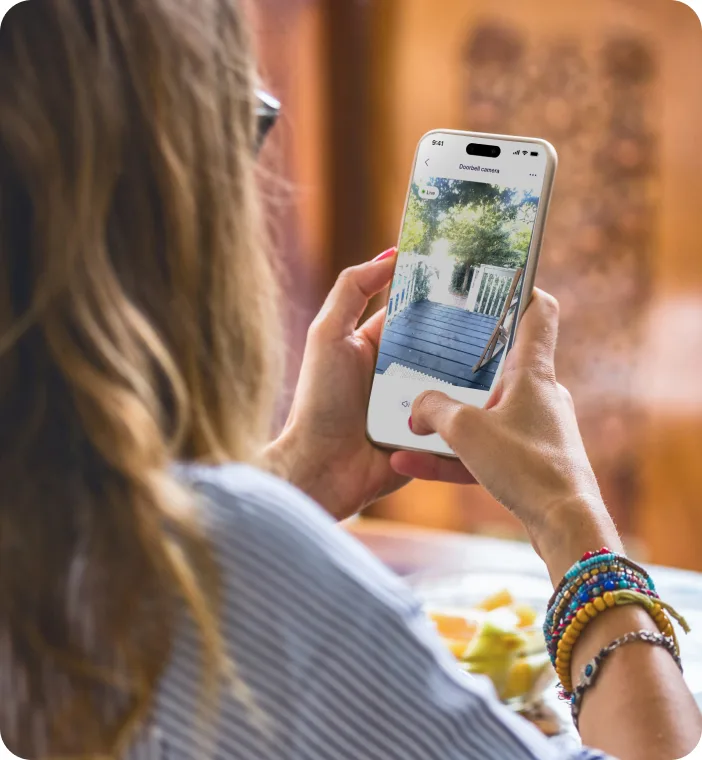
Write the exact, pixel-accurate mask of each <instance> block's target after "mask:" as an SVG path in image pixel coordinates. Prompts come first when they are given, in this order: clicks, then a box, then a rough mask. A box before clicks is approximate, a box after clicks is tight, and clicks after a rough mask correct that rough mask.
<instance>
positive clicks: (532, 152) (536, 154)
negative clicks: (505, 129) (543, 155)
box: [531, 150, 539, 156]
mask: <svg viewBox="0 0 702 760" xmlns="http://www.w3.org/2000/svg"><path fill="white" fill-rule="evenodd" d="M531 155H532V156H538V155H539V152H538V151H537V150H532V151H531Z"/></svg>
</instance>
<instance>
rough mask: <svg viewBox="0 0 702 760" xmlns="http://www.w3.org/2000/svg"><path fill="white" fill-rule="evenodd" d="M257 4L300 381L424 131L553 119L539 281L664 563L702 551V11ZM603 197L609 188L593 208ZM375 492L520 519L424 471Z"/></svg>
mask: <svg viewBox="0 0 702 760" xmlns="http://www.w3.org/2000/svg"><path fill="white" fill-rule="evenodd" d="M255 5H256V10H257V16H258V18H257V34H258V39H259V45H260V50H261V57H262V60H263V63H264V66H263V68H264V71H265V72H266V75H267V79H268V81H269V84H270V86H271V88H273V89H274V90H276V88H277V91H278V92H279V93H280V95H281V98H282V99H283V100H284V103H285V108H286V119H285V122H284V124H283V126H282V129H280V130H279V133H278V135H277V136H276V141H277V142H276V144H275V145H273V146H270V147H269V149H268V151H267V156H266V158H267V160H268V161H269V162H272V163H273V164H274V165H275V166H276V167H277V170H279V171H281V172H282V173H283V174H284V175H285V177H286V178H287V179H289V180H291V181H292V182H293V183H294V185H293V187H292V188H290V189H289V190H287V191H286V193H284V195H285V199H284V203H283V208H282V209H281V208H280V207H278V208H274V209H273V213H274V215H275V216H276V218H277V219H278V223H279V226H280V232H281V234H280V236H279V248H280V250H281V257H282V258H284V260H285V262H286V265H285V266H286V270H287V275H286V277H287V282H288V286H287V287H288V292H289V293H290V294H291V298H290V301H291V307H290V308H291V309H292V311H293V312H294V318H293V319H292V320H291V321H290V325H291V332H290V347H291V351H290V353H291V379H292V377H293V376H294V373H295V368H296V361H297V357H298V356H299V350H300V346H301V344H302V341H303V337H304V327H305V324H306V321H308V320H309V318H310V317H311V315H312V313H313V312H314V310H315V308H316V307H317V306H318V305H319V303H320V301H321V298H322V297H323V295H324V290H325V288H326V287H327V285H328V284H329V280H330V278H331V277H332V276H333V274H334V273H335V272H336V271H338V269H340V268H341V267H342V266H344V265H347V264H348V263H352V262H353V261H361V260H363V259H364V258H368V257H370V256H371V255H373V254H374V253H375V252H377V251H378V250H382V249H383V248H384V247H387V246H388V245H391V244H392V243H393V242H395V239H396V236H397V229H398V225H399V216H400V213H401V209H402V202H403V199H404V194H405V191H406V182H407V176H408V172H409V169H410V162H411V159H412V155H413V152H414V147H415V145H416V142H417V140H418V138H419V137H420V136H421V135H422V134H423V133H424V132H425V131H428V130H429V129H433V128H436V127H439V126H445V127H452V128H459V129H460V128H462V129H488V128H489V129H492V130H494V131H514V132H521V133H522V134H524V133H527V134H537V135H539V136H543V137H547V138H549V139H551V140H552V142H554V144H555V145H556V147H557V148H558V149H559V152H560V153H561V156H562V162H561V167H560V172H559V179H558V184H557V188H556V197H555V201H554V208H553V213H552V218H551V222H550V226H549V234H548V241H547V244H546V248H545V250H544V257H543V264H542V270H541V273H540V283H541V284H542V285H544V286H545V287H548V289H550V290H551V291H553V292H554V293H555V294H556V295H557V296H558V297H559V298H560V300H561V301H562V303H563V305H564V330H563V342H562V345H561V348H560V357H559V371H560V372H561V375H562V378H563V380H564V381H565V382H566V383H567V384H568V385H570V386H571V387H572V389H573V391H574V394H575V398H576V402H577V404H578V407H579V411H580V413H581V416H582V419H583V432H584V435H585V438H586V443H587V444H588V448H589V451H590V454H591V456H592V458H593V461H594V463H595V466H596V469H597V471H598V475H599V476H600V478H601V481H602V485H603V489H604V492H605V495H606V496H607V499H608V502H609V503H610V505H611V506H612V509H613V511H614V512H615V514H616V515H617V518H618V520H619V522H620V524H621V525H622V527H623V528H624V529H625V531H626V532H627V534H628V535H630V536H632V537H633V538H634V539H635V540H638V543H639V544H640V548H641V549H642V550H643V552H644V553H646V554H647V555H648V556H649V557H650V558H651V559H653V560H655V561H659V562H665V563H668V564H677V565H681V566H688V567H697V568H700V569H702V495H701V494H702V443H701V440H702V383H700V382H699V380H698V378H699V376H700V370H702V142H701V140H702V133H700V128H699V125H700V124H701V123H702V29H700V25H699V22H698V20H697V18H696V17H695V16H694V14H692V12H691V11H690V10H689V9H688V8H686V7H685V6H684V5H682V4H680V3H675V2H673V0H648V1H647V2H636V1H635V0H593V1H592V2H589V3H587V4H582V3H577V4H576V3H570V2H557V1H556V0H531V2H529V3H524V2H521V0H499V2H495V1H494V0H490V1H488V0H473V1H472V2H465V0H438V1H435V0H432V2H429V0H374V1H373V2H371V1H369V2H355V1H354V0H282V1H281V2H276V0H261V2H258V3H256V4H255ZM559 77H560V78H559ZM617 88H619V89H617ZM525 89H527V90H528V91H526V92H525ZM503 125H504V126H503ZM610 155H611V161H610V160H609V156H610ZM608 161H609V164H606V163H603V162H608ZM617 161H619V162H620V163H621V166H620V167H619V165H618V164H617ZM637 162H638V164H637ZM618 167H619V168H618ZM598 198H599V199H600V204H599V205H600V206H604V207H605V208H604V209H601V210H600V211H598V213H593V214H590V215H589V214H588V210H589V209H591V208H593V209H594V208H596V207H597V204H598ZM602 199H604V202H602ZM607 209H608V210H607ZM605 212H606V213H605ZM634 283H635V284H634ZM627 299H628V300H627ZM608 325H612V327H611V329H610V328H609V327H608ZM506 476H508V475H506ZM373 512H374V513H375V514H379V515H383V516H391V517H393V518H395V519H401V520H410V521H412V522H418V523H423V524H431V525H438V526H442V527H452V528H457V529H463V530H475V531H481V532H491V533H496V532H497V533H508V534H514V533H515V532H518V530H519V529H518V526H517V525H516V524H515V522H514V521H513V520H511V518H510V517H509V516H507V515H505V513H504V512H503V511H502V510H501V509H500V508H499V506H498V505H496V504H494V503H493V502H492V500H491V499H490V498H489V497H487V495H486V494H484V493H483V492H482V491H480V489H477V488H472V489H458V488H454V487H451V486H441V485H436V484H431V485H429V484H420V483H416V484H413V485H411V486H410V487H408V488H407V489H405V490H404V491H403V492H401V493H400V494H398V495H396V496H394V497H392V498H391V499H388V500H386V501H385V502H384V503H383V504H380V505H378V506H376V507H375V508H374V510H373Z"/></svg>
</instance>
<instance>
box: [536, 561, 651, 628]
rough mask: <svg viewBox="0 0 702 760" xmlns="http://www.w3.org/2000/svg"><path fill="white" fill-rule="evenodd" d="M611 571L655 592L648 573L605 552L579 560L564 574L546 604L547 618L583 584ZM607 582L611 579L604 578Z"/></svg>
mask: <svg viewBox="0 0 702 760" xmlns="http://www.w3.org/2000/svg"><path fill="white" fill-rule="evenodd" d="M588 553H589V552H588ZM585 556H587V555H585ZM613 569H616V570H621V571H622V573H624V574H626V575H627V576H630V577H633V578H637V579H639V580H640V581H641V582H642V584H644V585H645V586H647V587H648V588H649V589H650V590H652V591H654V590H655V586H654V585H653V581H652V580H651V578H650V576H649V575H648V573H647V572H646V571H645V570H643V568H640V567H639V566H638V565H636V563H633V562H631V560H629V559H628V558H626V557H622V556H620V555H617V554H613V553H612V552H607V554H606V555H601V554H598V555H597V556H595V557H591V558H590V559H589V560H588V559H586V560H581V561H580V562H578V563H576V564H575V565H573V567H572V568H571V569H570V570H569V571H568V573H566V576H565V577H564V578H563V580H562V581H561V583H560V584H559V586H558V588H557V590H556V592H554V594H553V596H552V597H551V600H550V602H549V604H548V610H549V616H551V615H553V613H554V611H555V610H557V608H558V606H559V604H562V603H563V600H564V599H571V598H572V596H573V595H574V592H575V591H576V590H577V589H578V587H579V586H581V585H582V584H583V583H587V582H589V581H590V580H591V579H592V578H593V577H594V578H597V579H598V580H602V576H607V575H608V574H609V573H610V572H611V571H612V570H613ZM608 580H609V581H610V582H611V580H612V579H611V578H605V579H604V582H605V583H606V582H607V581H608ZM614 590H615V588H609V587H608V588H605V591H614Z"/></svg>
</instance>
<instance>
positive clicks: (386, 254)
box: [373, 246, 397, 263]
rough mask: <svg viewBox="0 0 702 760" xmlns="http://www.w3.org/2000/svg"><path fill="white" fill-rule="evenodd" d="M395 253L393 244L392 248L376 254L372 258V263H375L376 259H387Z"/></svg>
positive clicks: (395, 249)
mask: <svg viewBox="0 0 702 760" xmlns="http://www.w3.org/2000/svg"><path fill="white" fill-rule="evenodd" d="M396 253H397V248H395V247H394V246H393V247H392V248H388V250H387V251H383V253H381V254H380V255H379V256H376V257H375V258H374V259H373V263H377V262H378V261H384V260H385V259H389V258H390V257H391V256H394V255H395V254H396Z"/></svg>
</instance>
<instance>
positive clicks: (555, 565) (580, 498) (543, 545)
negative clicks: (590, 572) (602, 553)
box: [534, 494, 624, 585]
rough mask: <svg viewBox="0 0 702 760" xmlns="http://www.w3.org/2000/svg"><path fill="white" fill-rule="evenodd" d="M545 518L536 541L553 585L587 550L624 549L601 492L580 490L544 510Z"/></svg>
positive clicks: (536, 534)
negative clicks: (591, 492) (590, 492)
mask: <svg viewBox="0 0 702 760" xmlns="http://www.w3.org/2000/svg"><path fill="white" fill-rule="evenodd" d="M544 515H545V518H544V521H543V523H542V525H540V526H539V530H538V531H536V532H535V535H534V543H535V545H536V547H537V550H538V552H539V554H540V555H541V558H542V559H543V560H544V562H545V563H546V566H547V568H548V571H549V574H550V576H551V580H552V581H553V583H554V585H555V584H557V583H558V582H559V581H560V580H561V578H562V577H563V576H564V575H565V574H566V572H567V571H568V570H569V569H570V567H571V566H572V565H573V564H575V563H576V562H577V561H578V560H579V559H580V558H581V557H582V556H583V554H585V552H587V551H596V550H597V549H601V548H602V547H603V546H606V547H608V548H609V549H611V550H612V551H613V552H616V553H619V554H621V553H623V552H624V547H623V545H622V541H621V538H620V537H619V533H618V531H617V528H616V526H615V524H614V521H613V520H612V517H611V515H610V514H609V512H608V511H607V508H606V506H605V504H604V502H603V501H602V498H601V497H600V496H599V495H590V494H578V495H574V496H572V497H568V498H565V499H563V500H559V501H557V502H554V503H552V504H550V505H549V506H547V508H546V509H545V510H544Z"/></svg>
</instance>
